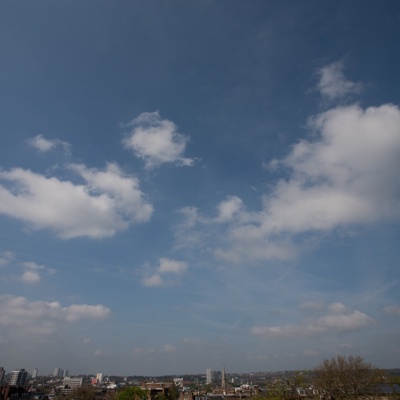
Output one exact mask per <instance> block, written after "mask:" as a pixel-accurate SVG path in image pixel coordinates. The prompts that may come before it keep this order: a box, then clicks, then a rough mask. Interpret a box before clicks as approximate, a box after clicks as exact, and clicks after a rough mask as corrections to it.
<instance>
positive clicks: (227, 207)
mask: <svg viewBox="0 0 400 400" xmlns="http://www.w3.org/2000/svg"><path fill="white" fill-rule="evenodd" d="M242 206H243V201H242V200H241V199H240V198H239V197H237V196H229V197H228V198H227V199H226V200H225V201H223V202H221V203H220V204H218V206H217V209H218V217H217V221H220V222H226V221H230V220H232V218H233V217H234V216H235V214H237V213H238V212H239V211H240V209H241V208H242Z"/></svg>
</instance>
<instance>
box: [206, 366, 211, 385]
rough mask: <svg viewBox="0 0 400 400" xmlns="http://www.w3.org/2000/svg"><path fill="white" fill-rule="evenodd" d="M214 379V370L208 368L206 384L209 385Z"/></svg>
mask: <svg viewBox="0 0 400 400" xmlns="http://www.w3.org/2000/svg"><path fill="white" fill-rule="evenodd" d="M212 381H213V370H212V369H211V368H207V369H206V385H209V384H210V383H212Z"/></svg>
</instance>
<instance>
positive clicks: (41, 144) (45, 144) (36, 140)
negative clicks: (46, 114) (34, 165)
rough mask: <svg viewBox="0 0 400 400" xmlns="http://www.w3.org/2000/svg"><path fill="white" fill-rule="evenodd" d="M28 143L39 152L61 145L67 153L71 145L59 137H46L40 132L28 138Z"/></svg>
mask: <svg viewBox="0 0 400 400" xmlns="http://www.w3.org/2000/svg"><path fill="white" fill-rule="evenodd" d="M28 143H29V144H30V145H31V146H32V147H34V148H35V149H36V150H37V151H39V152H41V153H46V152H48V151H50V150H53V149H54V148H56V147H62V148H63V150H64V151H65V152H66V153H69V152H70V150H71V145H70V144H69V143H67V142H63V141H61V140H59V139H46V138H45V137H44V136H43V135H41V134H40V135H36V136H35V137H33V138H30V139H28Z"/></svg>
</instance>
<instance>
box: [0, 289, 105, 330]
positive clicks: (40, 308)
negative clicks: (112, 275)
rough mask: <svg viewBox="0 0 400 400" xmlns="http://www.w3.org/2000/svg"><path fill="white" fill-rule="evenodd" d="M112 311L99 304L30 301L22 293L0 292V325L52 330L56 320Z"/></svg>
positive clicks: (94, 317) (99, 315) (96, 316)
mask: <svg viewBox="0 0 400 400" xmlns="http://www.w3.org/2000/svg"><path fill="white" fill-rule="evenodd" d="M110 313H111V311H110V309H109V308H107V307H104V306H102V305H88V304H73V305H71V306H67V307H62V306H61V304H60V303H59V302H57V301H54V302H47V301H32V302H31V301H29V300H28V299H26V298H25V297H16V296H7V295H6V296H4V295H3V296H0V325H1V326H3V327H10V328H12V329H15V327H19V328H21V329H25V330H26V331H28V332H32V333H43V334H52V333H54V332H55V331H56V329H57V326H58V324H59V323H62V322H67V323H71V322H76V321H81V320H86V321H89V320H100V319H104V318H107V317H108V316H109V315H110Z"/></svg>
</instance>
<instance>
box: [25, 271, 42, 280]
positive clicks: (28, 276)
mask: <svg viewBox="0 0 400 400" xmlns="http://www.w3.org/2000/svg"><path fill="white" fill-rule="evenodd" d="M21 280H22V281H23V282H24V283H39V282H40V275H39V274H38V273H37V272H36V271H25V272H24V273H23V274H22V275H21Z"/></svg>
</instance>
